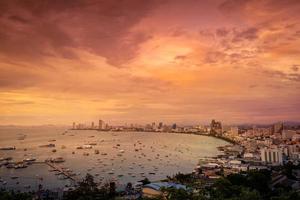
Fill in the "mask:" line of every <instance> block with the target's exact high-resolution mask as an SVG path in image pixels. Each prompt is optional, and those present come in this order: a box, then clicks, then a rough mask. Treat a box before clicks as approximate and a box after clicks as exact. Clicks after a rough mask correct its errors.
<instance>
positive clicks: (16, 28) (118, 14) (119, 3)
mask: <svg viewBox="0 0 300 200" xmlns="http://www.w3.org/2000/svg"><path fill="white" fill-rule="evenodd" d="M161 2H163V1H151V2H150V1H146V0H126V1H125V0H110V1H106V0H96V1H82V0H66V1H60V0H41V1H34V0H32V1H31V0H28V1H18V0H11V1H8V0H4V1H1V3H0V12H1V14H0V26H1V27H2V28H1V29H0V43H1V46H0V54H3V55H5V56H9V57H14V59H15V60H17V59H19V60H22V61H24V60H26V61H29V60H38V61H41V60H42V59H43V56H57V55H58V56H62V57H65V58H71V59H74V58H76V55H75V54H74V53H73V52H72V51H71V50H70V48H74V47H76V48H78V47H82V48H85V49H88V50H90V51H92V52H94V53H96V54H98V55H100V56H103V57H105V58H107V61H108V62H109V63H110V64H113V65H116V66H117V65H120V64H122V63H124V62H126V61H128V60H129V59H132V58H133V57H134V56H135V54H136V51H137V49H138V45H139V44H140V43H141V42H144V41H145V40H147V39H149V38H151V36H150V35H148V34H145V33H133V32H131V30H130V29H131V28H132V27H133V26H134V25H135V24H136V23H138V22H139V21H140V20H141V19H142V18H143V17H145V16H147V14H148V13H149V12H151V10H152V9H153V8H155V7H156V6H158V5H159V4H160V3H161ZM16 55H17V56H16Z"/></svg>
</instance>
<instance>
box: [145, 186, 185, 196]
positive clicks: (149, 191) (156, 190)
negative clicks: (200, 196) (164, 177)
mask: <svg viewBox="0 0 300 200" xmlns="http://www.w3.org/2000/svg"><path fill="white" fill-rule="evenodd" d="M162 188H175V189H184V190H186V189H187V188H186V186H185V185H181V184H177V183H172V182H155V183H150V184H147V185H145V186H143V189H142V193H143V197H148V198H155V197H157V196H160V195H162V194H163V193H162V191H161V189H162Z"/></svg>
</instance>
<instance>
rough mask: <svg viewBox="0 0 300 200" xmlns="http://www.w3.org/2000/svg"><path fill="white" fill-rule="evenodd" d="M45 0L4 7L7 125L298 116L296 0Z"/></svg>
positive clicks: (1, 66) (0, 67)
mask: <svg viewBox="0 0 300 200" xmlns="http://www.w3.org/2000/svg"><path fill="white" fill-rule="evenodd" d="M149 2H151V3H149ZM45 4H47V6H44V5H42V4H41V3H40V2H36V1H32V2H30V1H29V2H28V3H24V2H22V1H17V0H13V1H4V3H3V4H1V5H0V13H1V14H0V25H1V27H5V28H4V29H1V30H0V44H1V45H0V71H1V73H0V112H1V115H0V124H45V123H53V124H63V123H65V124H69V123H70V122H72V121H89V120H96V119H98V118H103V119H105V120H107V121H109V122H112V123H116V124H120V123H125V122H128V123H132V122H137V123H145V122H149V121H150V122H151V121H164V122H167V123H168V122H169V123H170V122H177V123H198V122H207V121H209V120H210V119H211V118H218V119H220V120H222V121H225V122H228V123H231V122H233V123H234V122H273V121H277V120H299V119H300V115H299V109H300V103H299V96H300V84H299V83H300V59H299V58H300V51H299V45H300V25H299V23H298V20H299V18H300V15H299V13H300V12H298V11H300V3H299V1H295V0H287V1H286V3H282V1H279V0H266V1H263V2H262V1H258V0H250V1H240V0H213V1H211V0H209V1H208V0H203V1H194V0H189V1H143V0H142V1H141V0H128V1H124V3H120V2H119V1H95V2H94V3H91V2H89V1H81V0H75V1H72V3H70V2H56V3H53V2H52V1H49V2H48V1H45ZM183 8H184V9H183Z"/></svg>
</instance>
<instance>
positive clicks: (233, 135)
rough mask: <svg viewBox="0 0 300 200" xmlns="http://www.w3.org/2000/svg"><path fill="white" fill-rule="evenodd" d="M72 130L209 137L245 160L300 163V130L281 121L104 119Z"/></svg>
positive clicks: (74, 125) (75, 126) (267, 163)
mask: <svg viewBox="0 0 300 200" xmlns="http://www.w3.org/2000/svg"><path fill="white" fill-rule="evenodd" d="M72 129H73V130H101V131H145V132H173V133H192V134H202V135H211V136H215V137H219V138H222V139H226V140H227V141H231V142H232V143H235V144H238V146H239V147H240V148H241V149H242V152H241V154H240V155H239V156H240V157H241V158H243V159H246V160H247V161H253V162H261V163H262V164H266V165H282V164H283V163H284V162H287V161H292V162H294V163H297V162H298V161H299V160H300V127H292V126H287V125H284V123H282V122H278V123H275V124H273V125H265V126H256V125H254V126H250V125H243V126H226V125H222V123H221V122H220V121H216V120H212V121H211V123H210V124H209V125H207V126H200V125H198V126H178V125H177V124H175V123H174V124H171V125H168V124H164V123H163V122H159V123H155V122H152V123H149V124H146V125H137V124H130V125H127V124H126V125H124V126H110V125H108V123H105V122H104V121H103V120H101V119H100V120H99V121H98V124H95V123H94V122H91V124H90V125H85V124H80V123H78V124H76V123H75V122H74V123H73V125H72Z"/></svg>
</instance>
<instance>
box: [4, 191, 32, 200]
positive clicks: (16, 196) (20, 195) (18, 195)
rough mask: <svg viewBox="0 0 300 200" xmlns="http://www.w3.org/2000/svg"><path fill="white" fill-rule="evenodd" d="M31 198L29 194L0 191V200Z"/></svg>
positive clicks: (26, 199)
mask: <svg viewBox="0 0 300 200" xmlns="http://www.w3.org/2000/svg"><path fill="white" fill-rule="evenodd" d="M32 197H33V195H32V194H31V193H20V192H13V191H11V192H8V191H5V190H0V200H31V199H32Z"/></svg>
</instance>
